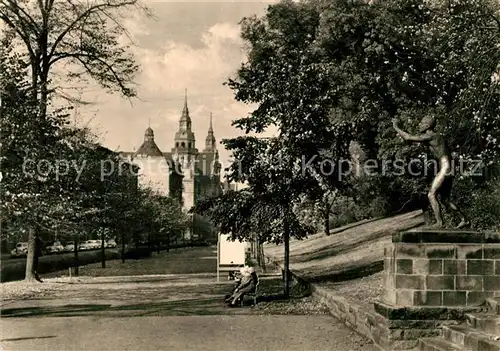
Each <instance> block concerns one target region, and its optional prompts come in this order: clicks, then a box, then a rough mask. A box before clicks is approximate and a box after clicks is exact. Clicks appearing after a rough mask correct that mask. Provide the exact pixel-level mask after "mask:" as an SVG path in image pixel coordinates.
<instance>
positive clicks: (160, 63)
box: [85, 20, 253, 166]
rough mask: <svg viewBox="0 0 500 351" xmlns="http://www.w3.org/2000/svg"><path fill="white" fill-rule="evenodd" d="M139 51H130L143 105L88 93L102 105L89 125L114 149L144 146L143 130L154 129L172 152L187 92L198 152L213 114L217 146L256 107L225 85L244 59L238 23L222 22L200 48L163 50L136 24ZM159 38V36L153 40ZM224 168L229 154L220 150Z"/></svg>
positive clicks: (178, 45)
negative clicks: (240, 99)
mask: <svg viewBox="0 0 500 351" xmlns="http://www.w3.org/2000/svg"><path fill="white" fill-rule="evenodd" d="M127 28H129V30H130V32H131V36H132V38H133V39H134V41H135V42H137V43H138V46H136V47H133V48H132V50H133V52H134V54H135V56H136V58H137V60H138V63H139V64H140V66H141V71H140V72H139V74H138V76H137V83H138V84H139V88H138V94H139V98H140V100H139V101H135V102H134V104H133V106H130V104H129V103H128V102H127V101H125V100H123V99H120V97H118V96H115V95H105V94H102V93H100V94H96V93H95V92H94V93H93V94H87V95H88V96H86V98H87V99H90V100H92V96H94V99H96V100H97V101H99V103H98V104H96V105H95V108H94V110H93V111H88V112H87V113H86V114H87V116H85V118H86V119H88V118H89V117H90V115H89V114H90V113H91V112H92V114H94V115H95V117H94V118H93V119H92V120H91V122H90V124H91V126H92V127H93V129H94V130H95V131H97V132H98V133H99V134H100V137H101V139H102V141H103V142H104V144H105V145H106V146H108V147H110V148H113V149H117V148H119V149H120V150H123V151H131V150H132V149H134V148H135V149H136V148H138V147H139V146H140V144H141V142H142V140H143V133H144V130H145V129H146V128H147V127H148V124H150V125H151V128H153V130H154V131H155V140H156V141H157V143H158V146H159V147H160V149H162V151H170V149H171V148H172V147H173V145H174V140H173V138H174V134H175V132H176V130H177V129H178V120H179V118H180V115H181V111H182V107H183V103H184V89H186V88H187V89H188V105H189V109H190V115H191V118H192V122H193V130H194V132H195V136H196V140H197V141H196V146H197V148H198V149H203V148H204V143H205V137H206V135H207V129H208V124H209V114H210V112H212V113H213V125H214V131H215V137H216V138H217V140H218V141H220V140H221V139H223V138H230V137H233V136H235V135H237V134H241V132H240V131H238V130H236V129H234V128H233V127H232V126H231V122H232V121H233V120H234V119H237V118H240V117H244V116H246V115H247V114H248V113H249V112H251V111H252V109H253V106H248V105H245V104H242V103H239V102H236V101H235V100H234V98H233V92H232V91H231V90H230V89H229V88H228V87H227V86H223V83H224V82H225V81H227V79H228V78H229V77H232V76H234V74H235V73H236V70H237V69H238V67H239V66H240V64H241V62H243V61H244V60H245V54H244V51H243V50H242V46H243V42H242V40H241V38H240V28H239V26H238V25H237V24H233V23H228V22H223V23H216V24H214V25H212V26H210V27H209V28H208V29H207V30H206V31H205V32H203V33H200V37H201V42H202V45H199V46H196V47H194V46H191V45H188V44H186V43H185V42H182V41H178V40H170V39H165V40H164V42H162V43H161V45H158V43H155V45H154V46H153V47H152V45H149V44H150V43H148V42H147V40H148V35H149V34H150V33H151V28H148V27H147V26H146V25H145V24H144V23H141V22H140V21H137V20H135V21H134V20H132V21H131V22H130V23H128V24H127ZM155 38H158V35H156V36H155ZM219 153H220V156H221V160H222V162H223V166H226V165H228V159H229V154H228V152H227V151H226V150H224V149H223V146H222V145H220V146H219Z"/></svg>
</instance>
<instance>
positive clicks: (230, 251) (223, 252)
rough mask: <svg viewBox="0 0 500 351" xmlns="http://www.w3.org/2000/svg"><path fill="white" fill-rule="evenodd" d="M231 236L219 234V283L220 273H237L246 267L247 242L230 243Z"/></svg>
mask: <svg viewBox="0 0 500 351" xmlns="http://www.w3.org/2000/svg"><path fill="white" fill-rule="evenodd" d="M230 237H231V235H228V234H219V237H218V242H217V281H219V279H220V272H231V271H236V270H238V269H239V268H240V267H243V266H244V265H245V258H246V249H247V246H248V245H247V243H246V242H239V241H238V240H236V241H228V239H229V238H230Z"/></svg>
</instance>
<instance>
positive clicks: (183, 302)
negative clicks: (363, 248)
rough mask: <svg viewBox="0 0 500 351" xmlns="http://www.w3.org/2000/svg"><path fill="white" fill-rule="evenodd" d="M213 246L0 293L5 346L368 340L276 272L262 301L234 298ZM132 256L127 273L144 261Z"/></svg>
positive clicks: (265, 346) (236, 346) (307, 345)
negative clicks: (220, 276) (235, 303)
mask: <svg viewBox="0 0 500 351" xmlns="http://www.w3.org/2000/svg"><path fill="white" fill-rule="evenodd" d="M207 251H208V250H207V249H200V251H199V254H196V250H189V251H186V252H179V253H178V257H179V261H180V262H182V265H183V266H184V267H179V266H178V262H179V261H177V262H176V259H175V255H169V258H168V260H167V261H164V263H165V264H164V265H162V264H161V257H159V258H157V259H155V260H151V261H145V262H150V263H148V264H151V265H153V267H154V269H155V270H156V271H155V273H156V274H149V275H142V276H137V275H121V276H97V277H96V276H82V277H79V278H74V277H73V278H69V277H59V278H45V283H43V284H42V285H43V286H44V289H45V290H44V291H43V293H37V294H34V295H22V298H18V299H16V298H13V297H12V298H11V299H10V300H7V301H3V302H2V307H1V308H2V310H1V313H2V318H1V319H0V346H1V350H23V351H30V350H51V351H55V350H96V351H97V350H342V351H343V350H370V347H371V342H370V341H368V340H367V339H364V338H363V337H361V336H359V335H358V334H356V333H355V332H353V331H352V330H350V329H348V328H346V327H345V326H344V325H342V324H341V323H339V322H338V321H336V320H335V319H333V318H332V317H331V316H329V315H328V314H327V311H326V309H325V308H324V307H323V306H321V305H319V304H318V303H317V302H315V301H314V300H312V299H311V298H310V297H304V296H303V295H302V293H301V291H300V286H295V287H293V288H292V293H293V294H292V296H293V298H292V299H291V300H280V299H279V293H280V292H281V291H282V285H281V277H280V275H276V274H275V273H272V272H271V273H268V274H267V275H263V276H261V278H262V282H261V285H262V289H263V294H264V295H265V296H263V297H262V299H261V300H260V302H259V303H258V305H257V306H255V307H254V306H250V305H246V306H244V307H243V308H228V307H227V306H225V305H224V303H223V298H224V295H225V294H227V293H229V292H230V291H231V288H232V283H231V282H228V281H224V280H222V281H221V282H219V283H218V282H217V279H216V274H215V272H213V271H212V272H210V269H209V268H210V266H213V262H210V260H211V257H210V255H207V254H211V253H212V252H207ZM188 257H189V259H188ZM209 257H210V259H209ZM188 263H189V264H190V265H191V266H187V264H188ZM130 264H131V265H130V266H125V270H124V271H122V273H127V272H128V273H135V272H138V271H139V268H140V267H139V266H144V264H145V263H141V262H131V263H130ZM110 267H111V270H113V271H114V269H115V268H113V266H112V265H110ZM116 269H118V266H117V267H116ZM127 270H128V271H127ZM85 271H87V272H93V271H95V272H104V271H103V270H100V271H99V270H98V269H97V268H95V269H94V268H88V269H86V270H84V272H85ZM172 271H177V272H179V271H182V272H183V273H177V274H171V273H166V272H172ZM102 274H103V275H104V273H102ZM5 284H6V285H5V286H14V285H15V283H5ZM17 284H22V283H17Z"/></svg>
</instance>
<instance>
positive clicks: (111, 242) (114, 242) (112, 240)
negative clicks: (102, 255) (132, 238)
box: [106, 239, 117, 248]
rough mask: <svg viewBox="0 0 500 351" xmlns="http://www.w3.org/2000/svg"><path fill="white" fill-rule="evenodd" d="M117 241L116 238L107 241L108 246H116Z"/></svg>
mask: <svg viewBox="0 0 500 351" xmlns="http://www.w3.org/2000/svg"><path fill="white" fill-rule="evenodd" d="M116 246H117V245H116V241H115V239H109V240H108V241H107V242H106V247H110V248H114V247H116Z"/></svg>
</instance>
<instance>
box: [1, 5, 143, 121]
mask: <svg viewBox="0 0 500 351" xmlns="http://www.w3.org/2000/svg"><path fill="white" fill-rule="evenodd" d="M129 9H130V10H132V9H135V10H136V11H137V10H139V11H145V12H147V9H146V8H145V7H143V6H142V5H141V4H140V3H139V1H137V0H104V1H94V2H88V1H72V2H65V1H60V0H44V1H38V2H36V3H31V2H29V1H27V0H2V1H1V2H0V19H1V20H2V21H3V22H4V23H5V25H6V26H8V28H10V29H11V31H12V32H14V33H15V34H16V36H17V38H18V39H20V41H21V43H22V47H23V49H24V50H23V52H24V53H25V54H27V55H28V62H29V64H30V70H31V72H30V73H31V80H32V81H31V89H32V93H33V98H34V100H35V101H37V102H38V103H39V109H40V110H39V113H40V116H41V117H42V118H43V116H44V115H45V113H46V109H47V102H48V100H47V99H48V96H49V94H50V92H51V89H50V87H49V83H50V80H51V76H52V73H53V71H54V67H55V65H56V64H58V63H62V62H63V61H66V62H68V63H69V64H72V65H73V70H70V71H69V72H68V73H67V78H69V79H77V80H79V81H81V80H82V79H84V78H86V77H88V76H90V77H91V78H92V79H94V80H95V81H96V82H97V83H99V84H100V85H101V86H102V87H103V88H105V89H107V90H109V91H119V92H120V93H121V94H123V95H124V96H126V97H131V96H134V95H135V91H134V89H133V88H132V86H131V85H132V83H133V77H134V75H135V73H136V72H137V69H138V67H137V65H136V64H135V62H134V60H133V58H132V57H131V55H130V54H128V53H127V51H126V49H127V48H126V47H123V46H121V45H120V43H119V37H120V36H122V35H127V34H128V32H127V30H126V28H125V27H124V26H123V25H122V24H121V23H120V20H121V19H122V18H123V17H124V16H125V14H126V12H125V11H126V10H129Z"/></svg>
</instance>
